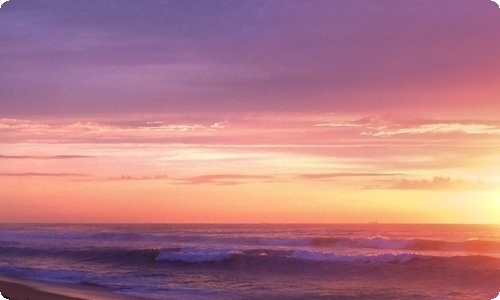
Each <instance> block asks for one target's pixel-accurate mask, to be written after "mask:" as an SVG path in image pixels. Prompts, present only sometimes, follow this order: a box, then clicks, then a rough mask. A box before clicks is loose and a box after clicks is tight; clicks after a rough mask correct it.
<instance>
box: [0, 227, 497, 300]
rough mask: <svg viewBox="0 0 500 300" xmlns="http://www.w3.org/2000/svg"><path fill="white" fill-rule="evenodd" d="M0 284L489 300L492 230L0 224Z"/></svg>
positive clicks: (165, 295)
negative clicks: (6, 280)
mask: <svg viewBox="0 0 500 300" xmlns="http://www.w3.org/2000/svg"><path fill="white" fill-rule="evenodd" d="M0 274H2V275H9V276H16V277H20V278H27V279H36V280H43V281H49V282H57V283H65V284H71V285H76V286H80V287H85V286H102V287H106V288H109V289H110V290H112V291H113V292H114V293H116V294H121V295H126V296H129V297H132V298H138V299H139V298H146V299H171V300H177V299H183V300H184V299H493V298H495V297H496V296H498V294H499V292H500V227H498V226H486V225H383V224H363V225H359V224H358V225H298V224H297V225H271V224H255V225H151V224H147V225H146V224H145V225H65V224H57V225H35V224H29V225H26V224H24V225H10V224H3V225H0Z"/></svg>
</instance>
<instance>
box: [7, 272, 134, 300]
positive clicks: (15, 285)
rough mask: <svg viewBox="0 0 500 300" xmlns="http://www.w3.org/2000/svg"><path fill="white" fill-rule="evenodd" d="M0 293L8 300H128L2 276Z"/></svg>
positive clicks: (95, 291) (86, 290)
mask: <svg viewBox="0 0 500 300" xmlns="http://www.w3.org/2000/svg"><path fill="white" fill-rule="evenodd" d="M0 293H1V294H2V296H3V298H6V299H9V300H126V299H129V300H130V298H125V297H120V296H117V295H114V294H112V293H110V292H108V291H107V290H101V289H94V288H88V289H87V288H85V289H83V288H82V289H78V288H74V287H68V286H62V285H61V286H59V285H55V284H50V283H44V282H38V281H29V280H24V279H16V278H10V277H4V276H0ZM0 299H2V298H1V297H0Z"/></svg>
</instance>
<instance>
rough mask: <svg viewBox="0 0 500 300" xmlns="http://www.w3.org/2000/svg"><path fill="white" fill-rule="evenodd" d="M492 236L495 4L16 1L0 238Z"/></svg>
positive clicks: (496, 163)
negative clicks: (93, 226) (60, 226)
mask: <svg viewBox="0 0 500 300" xmlns="http://www.w3.org/2000/svg"><path fill="white" fill-rule="evenodd" d="M369 221H379V222H411V223H497V222H500V8H499V7H498V5H497V4H495V3H494V2H492V1H490V0H473V1H471V0H433V1H423V0H415V1H414V0H407V1H397V0H390V1H388V0H377V1H372V0H366V1H365V0H325V1H322V0H317V1H311V0H304V1H299V0H290V1H270V0H267V1H254V0H245V1H240V0H236V1H231V0H224V1H222V0H220V1H219V0H210V1H202V0H200V1H190V0H175V1H167V0H162V1H153V0H150V1H131V0H106V1H101V0H85V1H84V0H67V1H65V0H10V1H9V2H6V3H5V4H3V5H2V7H1V8H0V222H161V223H162V222H217V223H219V222H232V223H233V222H280V223H281V222H308V223H310V222H322V223H337V222H342V223H346V222H356V223H358V222H369Z"/></svg>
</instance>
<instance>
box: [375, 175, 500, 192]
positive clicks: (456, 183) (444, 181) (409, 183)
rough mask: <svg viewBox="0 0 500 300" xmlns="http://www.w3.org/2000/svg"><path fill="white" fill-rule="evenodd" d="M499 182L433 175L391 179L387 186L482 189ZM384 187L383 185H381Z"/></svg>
mask: <svg viewBox="0 0 500 300" xmlns="http://www.w3.org/2000/svg"><path fill="white" fill-rule="evenodd" d="M499 187H500V185H499V184H495V183H490V182H484V181H468V180H462V179H451V178H448V177H438V176H436V177H434V178H432V179H431V180H427V179H422V180H409V179H399V180H394V181H392V182H391V183H390V184H389V186H388V187H385V188H389V189H396V190H484V189H495V188H499ZM381 188H384V187H381Z"/></svg>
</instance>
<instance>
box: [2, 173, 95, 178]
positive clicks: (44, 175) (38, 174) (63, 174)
mask: <svg viewBox="0 0 500 300" xmlns="http://www.w3.org/2000/svg"><path fill="white" fill-rule="evenodd" d="M88 176H90V175H88V174H80V173H36V172H27V173H0V177H88Z"/></svg>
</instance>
